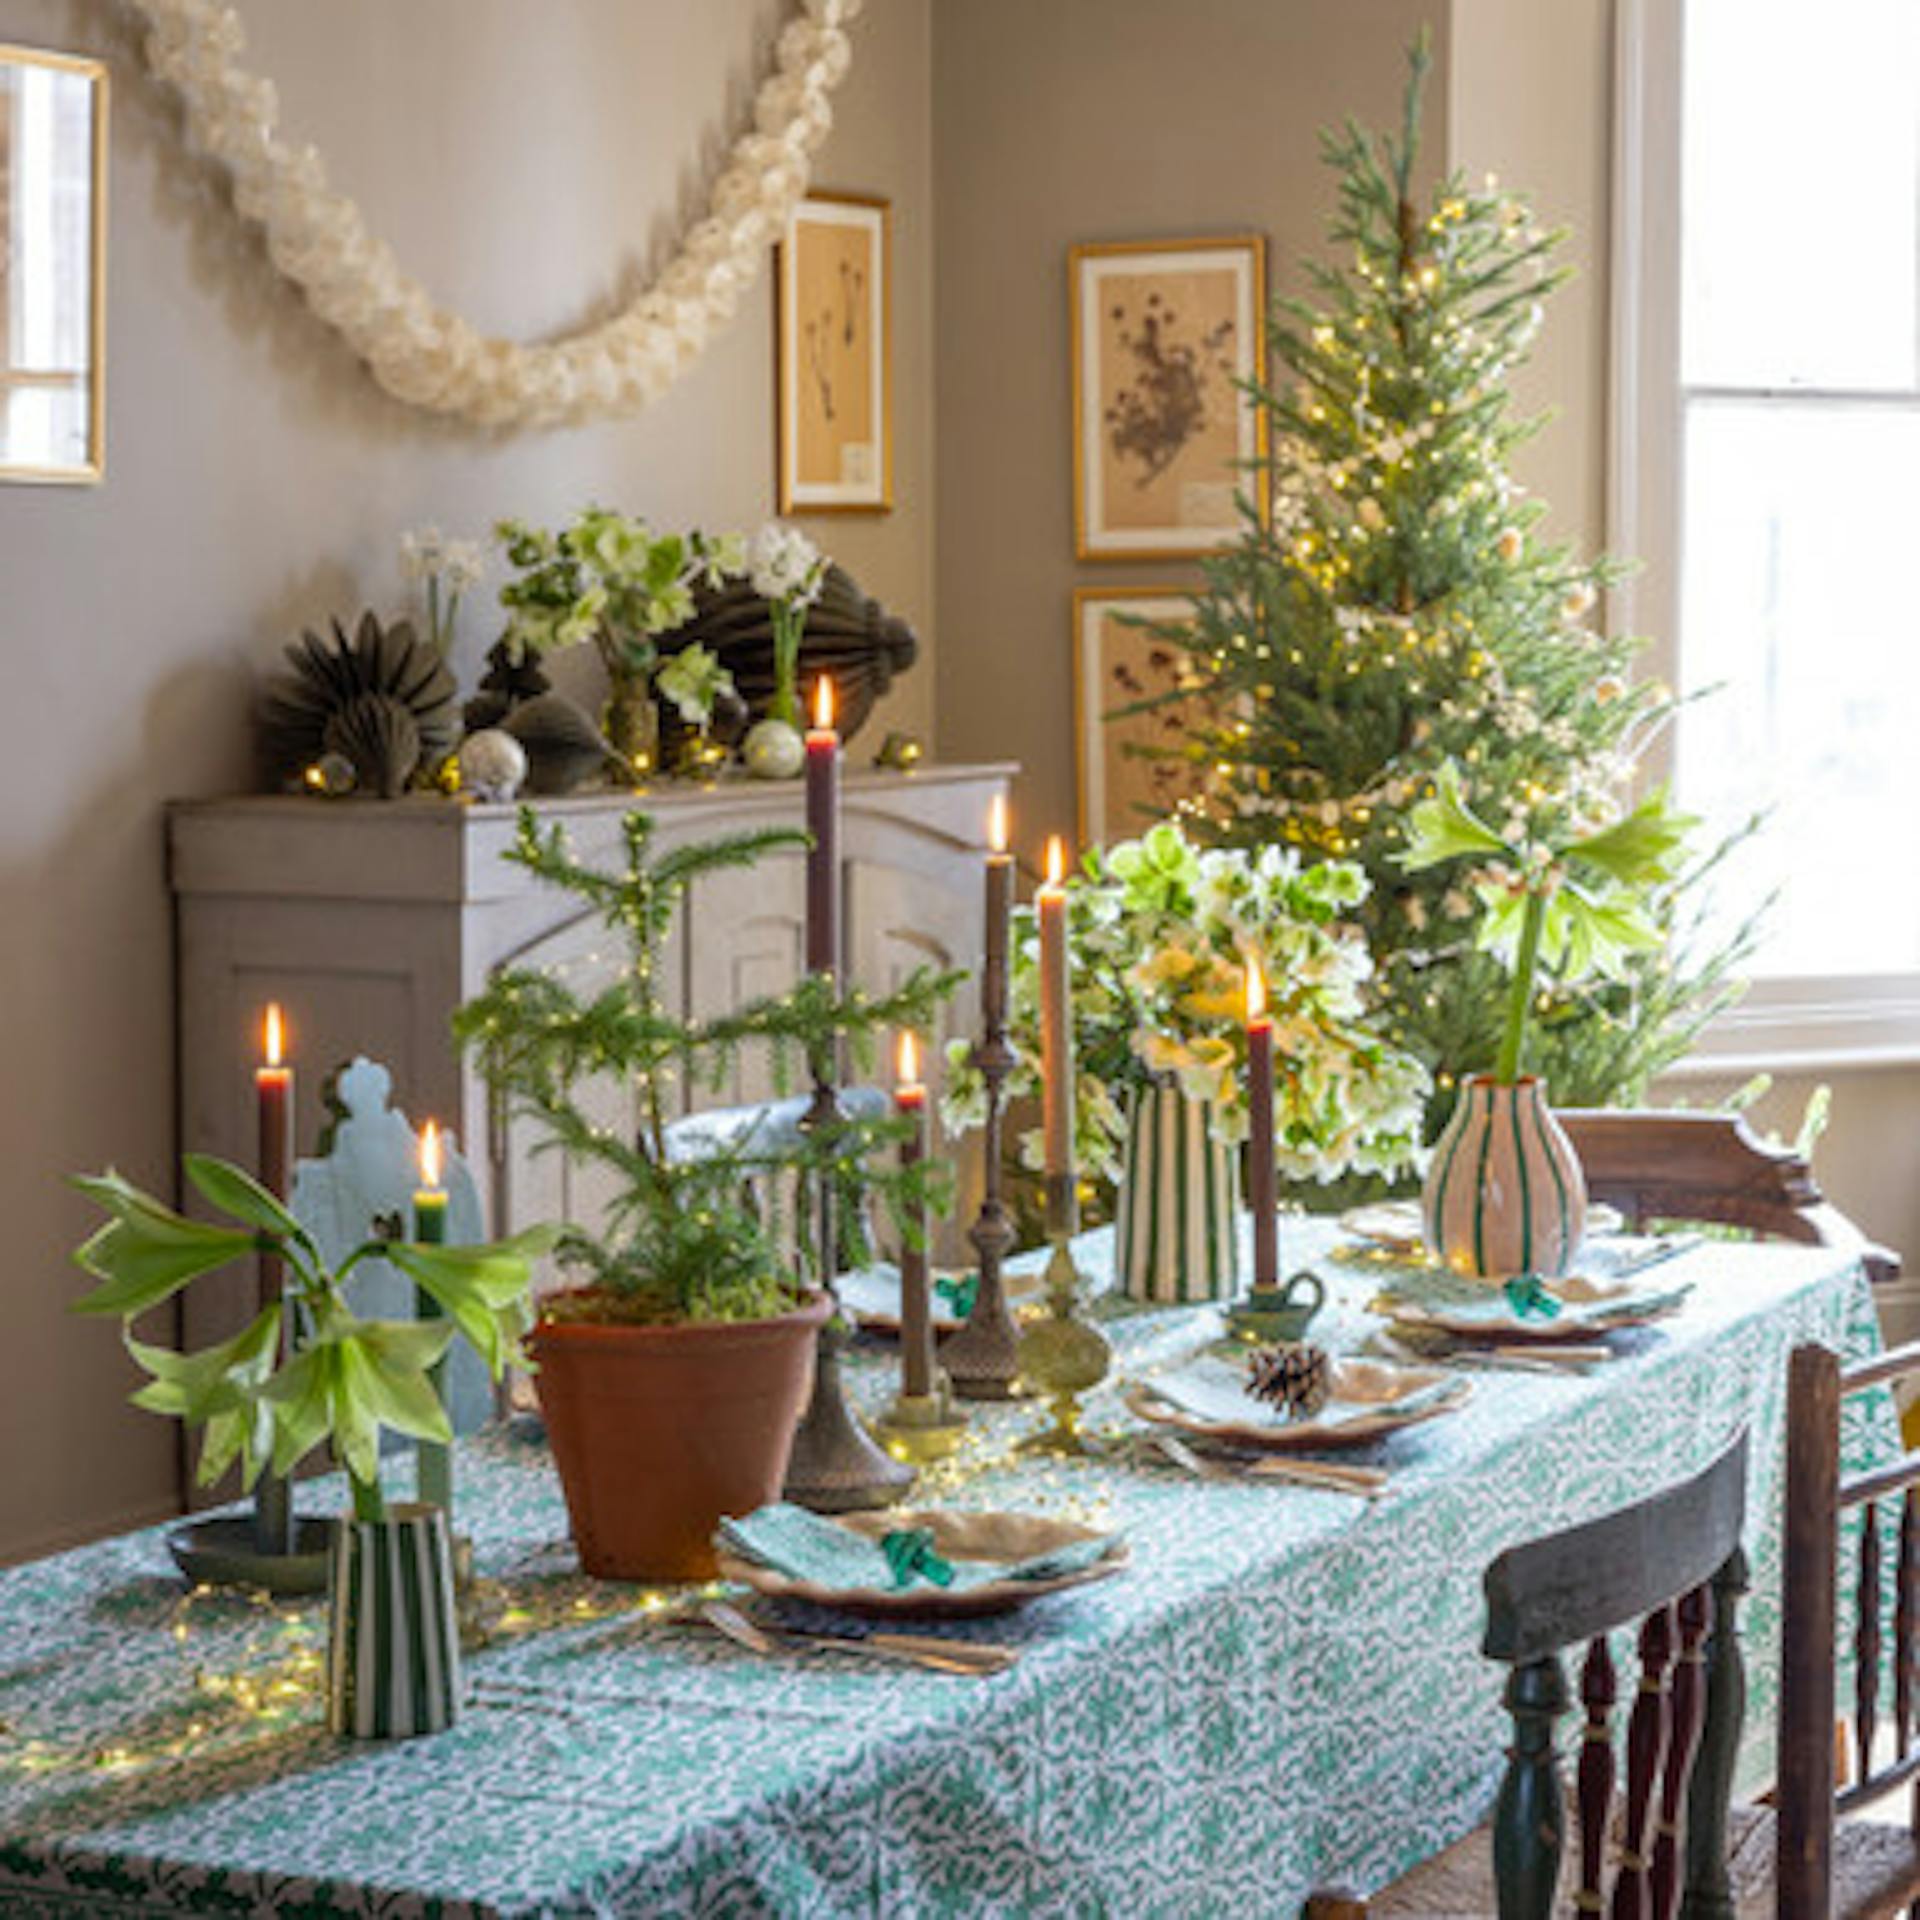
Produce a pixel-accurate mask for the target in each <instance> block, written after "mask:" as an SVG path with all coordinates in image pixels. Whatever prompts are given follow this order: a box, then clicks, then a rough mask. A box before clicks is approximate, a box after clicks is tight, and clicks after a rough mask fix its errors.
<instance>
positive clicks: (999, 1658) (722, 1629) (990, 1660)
mask: <svg viewBox="0 0 1920 1920" xmlns="http://www.w3.org/2000/svg"><path fill="white" fill-rule="evenodd" d="M700 1617H701V1619H703V1620H704V1621H706V1623H707V1625H708V1626H710V1627H712V1628H713V1629H714V1631H715V1632H716V1633H720V1634H724V1635H725V1636H726V1638H727V1639H729V1640H731V1641H733V1643H734V1644H735V1645H736V1646H741V1647H745V1648H746V1649H747V1650H748V1651H749V1652H751V1653H778V1652H779V1651H780V1649H781V1648H782V1647H783V1646H785V1647H801V1648H805V1649H808V1650H810V1651H816V1652H819V1651H824V1652H828V1653H846V1654H852V1655H853V1656H854V1657H855V1658H858V1659H868V1660H884V1661H888V1662H890V1663H892V1664H893V1665H895V1666H910V1667H925V1668H927V1669H928V1671H930V1672H933V1673H959V1674H967V1675H970V1676H971V1677H973V1678H974V1679H985V1678H986V1677H988V1676H989V1675H991V1674H996V1673H1004V1672H1006V1670H1007V1669H1008V1668H1009V1667H1010V1666H1012V1665H1013V1663H1014V1662H1015V1661H1016V1660H1018V1659H1019V1658H1020V1649H1019V1648H1018V1647H1008V1646H1001V1645H998V1644H995V1643H993V1642H988V1641H979V1640H938V1639H934V1638H931V1637H929V1636H924V1635H920V1634H912V1633H868V1634H859V1635H847V1636H845V1637H842V1636H841V1635H839V1634H832V1633H800V1632H798V1631H796V1630H795V1629H793V1628H791V1627H773V1628H768V1627H763V1626H761V1625H760V1624H759V1623H758V1622H757V1621H753V1620H749V1619H748V1618H747V1616H746V1615H745V1614H744V1613H742V1612H741V1611H740V1609H739V1608H738V1607H736V1606H732V1605H730V1604H729V1603H728V1602H727V1601H725V1600H708V1601H706V1602H704V1603H703V1604H702V1606H701V1608H700Z"/></svg>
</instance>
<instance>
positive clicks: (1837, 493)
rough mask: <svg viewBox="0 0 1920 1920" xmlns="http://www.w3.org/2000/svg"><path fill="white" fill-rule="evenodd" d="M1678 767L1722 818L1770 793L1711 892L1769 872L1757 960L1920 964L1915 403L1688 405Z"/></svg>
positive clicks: (1812, 966) (1733, 889)
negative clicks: (1686, 698)
mask: <svg viewBox="0 0 1920 1920" xmlns="http://www.w3.org/2000/svg"><path fill="white" fill-rule="evenodd" d="M1685 515H1686V518H1685V527H1686V552H1685V556H1684V561H1683V569H1682V572H1683V579H1682V586H1681V621H1682V625H1683V630H1684V632H1685V634H1686V645H1685V649H1684V654H1685V679H1686V685H1687V688H1688V690H1689V691H1693V690H1697V689H1701V688H1705V687H1708V686H1712V685H1714V684H1715V683H1721V685H1720V690H1719V691H1718V692H1715V693H1713V694H1711V695H1709V696H1707V697H1706V698H1703V699H1701V700H1700V701H1699V702H1698V704H1697V705H1695V706H1693V707H1690V708H1689V709H1688V711H1687V716H1686V720H1685V724H1684V725H1683V726H1682V728H1681V729H1680V736H1679V748H1678V751H1679V761H1678V785H1679V789H1680V793H1681V796H1682V798H1683V799H1684V801H1685V802H1686V804H1687V805H1688V806H1689V807H1690V808H1692V809H1693V810H1694V811H1695V812H1699V813H1704V814H1706V815H1708V816H1709V818H1711V819H1712V820H1713V821H1714V823H1715V824H1716V825H1718V826H1721V827H1727V826H1731V825H1732V824H1733V823H1735V822H1736V821H1738V820H1739V819H1741V818H1742V817H1743V816H1744V815H1746V814H1747V813H1749V812H1751V811H1753V810H1754V809H1755V808H1762V807H1766V808H1772V809H1773V810H1774V811H1773V814H1772V817H1771V819H1770V820H1769V821H1768V822H1767V823H1766V825H1765V826H1764V827H1763V829H1762V832H1761V836H1760V840H1759V844H1758V845H1757V846H1756V847H1752V848H1750V849H1748V851H1747V852H1746V853H1745V854H1744V855H1743V856H1742V857H1741V858H1740V859H1739V860H1737V861H1736V862H1735V863H1734V867H1733V869H1732V871H1731V872H1730V875H1729V879H1728V885H1727V892H1728V894H1729V896H1730V900H1729V904H1730V905H1736V906H1740V907H1742V908H1744V907H1750V906H1752V905H1754V904H1756V903H1757V902H1758V901H1759V900H1761V899H1763V898H1764V897H1765V896H1766V895H1767V893H1768V892H1770V891H1772V890H1773V889H1775V888H1778V889H1779V900H1778V902H1777V904H1776V906H1775V908H1774V910H1773V914H1772V916H1771V928H1770V936H1769V939H1768V942H1767V946H1766V948H1765V951H1764V952H1763V954H1762V955H1761V956H1760V964H1759V967H1758V971H1761V972H1766V973H1810V974H1823V973H1890V972H1900V971H1905V970H1908V969H1911V968H1916V967H1920V886H1916V885H1915V884H1914V882H1913V875H1912V867H1913V862H1912V858H1911V849H1912V844H1913V820H1914V779H1915V754H1914V738H1915V718H1916V716H1920V595H1916V594H1915V593H1914V592H1913V591H1912V589H1911V583H1910V581H1909V580H1908V579H1907V577H1906V575H1905V574H1904V573H1903V571H1902V569H1901V567H1900V564H1899V558H1900V556H1902V555H1906V554H1911V553H1912V552H1913V551H1914V546H1915V542H1916V540H1920V406H1916V407H1914V408H1906V407H1899V408H1895V407H1888V406H1880V407H1871V406H1850V405H1845V404H1831V403H1829V404H1816V403H1811V402H1805V401H1800V402H1794V401H1788V402H1775V403H1767V402H1762V401H1739V402H1731V401H1703V400H1696V401H1694V402H1693V403H1691V405H1690V406H1689V408H1688V412H1687V444H1686V507H1685Z"/></svg>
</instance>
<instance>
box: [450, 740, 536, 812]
mask: <svg viewBox="0 0 1920 1920" xmlns="http://www.w3.org/2000/svg"><path fill="white" fill-rule="evenodd" d="M526 777H527V750H526V748H525V747H523V746H522V745H521V744H520V742H519V741H518V740H516V739H515V738H514V737H513V735H512V734H510V733H502V732H501V731H500V729H499V728H498V727H482V728H481V730H480V731H479V732H478V733H470V734H468V735H467V737H466V739H465V740H463V741H462V742H461V743H460V784H461V786H463V787H464V788H465V789H466V790H467V791H468V792H469V793H471V794H472V795H473V796H474V798H475V799H476V800H487V801H494V802H499V801H505V800H511V799H512V798H513V796H514V795H515V794H516V793H518V792H519V791H520V783H521V782H522V781H523V780H524V779H525V778H526Z"/></svg>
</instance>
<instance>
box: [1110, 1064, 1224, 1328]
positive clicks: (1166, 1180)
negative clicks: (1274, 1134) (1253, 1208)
mask: <svg viewBox="0 0 1920 1920" xmlns="http://www.w3.org/2000/svg"><path fill="white" fill-rule="evenodd" d="M1212 1123H1213V1109H1212V1108H1211V1107H1210V1106H1209V1105H1208V1104H1207V1103H1206V1102H1205V1101H1202V1100H1191V1099H1189V1098H1188V1097H1187V1096H1186V1095H1185V1094H1184V1093H1182V1092H1181V1091H1180V1089H1179V1088H1178V1087H1177V1086H1173V1085H1169V1084H1166V1083H1163V1082H1160V1081H1155V1082H1153V1083H1152V1084H1151V1085H1149V1086H1144V1087H1138V1088H1136V1089H1135V1090H1134V1094H1133V1101H1132V1104H1131V1106H1130V1107H1129V1109H1128V1112H1127V1142H1126V1157H1125V1160H1124V1161H1123V1163H1122V1167H1121V1174H1120V1192H1119V1196H1118V1213H1119V1217H1118V1220H1117V1221H1116V1223H1115V1238H1116V1242H1117V1246H1116V1253H1117V1257H1118V1264H1119V1269H1120V1290H1121V1292H1122V1293H1123V1294H1124V1295H1125V1296H1126V1298H1127V1299H1129V1300H1146V1301H1155V1302H1159V1303H1162V1304H1176V1305H1177V1304H1179V1303H1181V1302H1183V1301H1202V1300H1230V1299H1232V1298H1233V1296H1234V1294H1235V1293H1236V1292H1237V1291H1238V1282H1239V1278H1240V1272H1239V1239H1238V1223H1239V1214H1240V1165H1239V1158H1238V1156H1237V1155H1236V1154H1235V1153H1234V1152H1233V1150H1232V1149H1231V1148H1230V1147H1223V1146H1221V1145H1220V1143H1219V1142H1218V1141H1217V1140H1215V1139H1214V1137H1213V1124H1212Z"/></svg>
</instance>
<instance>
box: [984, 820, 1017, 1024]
mask: <svg viewBox="0 0 1920 1920" xmlns="http://www.w3.org/2000/svg"><path fill="white" fill-rule="evenodd" d="M987 849H988V851H987V952H986V964H985V965H984V966H983V967H982V968H981V969H980V1016H981V1024H982V1026H983V1028H984V1030H985V1031H986V1032H988V1033H1000V1032H1002V1031H1004V1030H1005V1027H1006V1024H1007V946H1008V941H1009V937H1010V927H1011V924H1012V918H1013V855H1012V854H1011V853H1010V852H1008V850H1007V801H1006V796H1005V795H1004V794H999V793H996V794H995V795H994V796H993V805H992V807H991V808H990V809H989V810H988V814H987Z"/></svg>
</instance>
